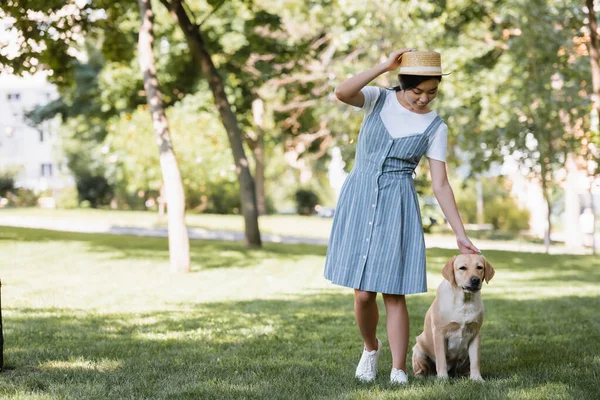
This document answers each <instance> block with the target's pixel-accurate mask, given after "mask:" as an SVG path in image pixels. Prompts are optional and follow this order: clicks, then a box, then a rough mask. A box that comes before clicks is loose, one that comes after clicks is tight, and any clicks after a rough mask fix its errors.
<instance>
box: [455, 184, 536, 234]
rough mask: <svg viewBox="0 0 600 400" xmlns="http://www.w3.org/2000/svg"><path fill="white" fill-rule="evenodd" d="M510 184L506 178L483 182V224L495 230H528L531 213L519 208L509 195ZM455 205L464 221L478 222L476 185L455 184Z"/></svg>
mask: <svg viewBox="0 0 600 400" xmlns="http://www.w3.org/2000/svg"><path fill="white" fill-rule="evenodd" d="M510 186H511V183H510V181H508V180H507V179H505V178H504V177H501V176H500V177H489V178H486V179H484V180H483V222H484V223H488V224H492V225H493V226H494V229H495V230H500V231H503V232H518V231H521V230H526V229H529V211H528V210H526V209H522V208H519V205H518V204H517V202H516V201H515V199H514V198H512V197H511V194H510ZM455 193H456V202H457V205H458V209H459V211H460V214H461V216H462V218H463V219H464V222H466V223H476V222H477V203H476V199H477V194H476V191H475V185H474V182H472V181H471V182H468V184H466V185H464V186H462V187H461V186H460V185H456V192H455Z"/></svg>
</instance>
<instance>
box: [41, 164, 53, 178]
mask: <svg viewBox="0 0 600 400" xmlns="http://www.w3.org/2000/svg"><path fill="white" fill-rule="evenodd" d="M42 176H52V164H50V163H45V164H42Z"/></svg>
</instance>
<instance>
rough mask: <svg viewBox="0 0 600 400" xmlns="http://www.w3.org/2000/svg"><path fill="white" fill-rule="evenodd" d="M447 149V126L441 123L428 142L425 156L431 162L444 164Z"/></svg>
mask: <svg viewBox="0 0 600 400" xmlns="http://www.w3.org/2000/svg"><path fill="white" fill-rule="evenodd" d="M447 147H448V125H446V124H445V123H441V124H440V126H439V127H438V129H437V131H436V132H435V133H434V134H433V136H432V138H431V141H430V142H429V148H428V149H427V153H426V156H427V158H431V159H433V160H438V161H442V162H446V148H447Z"/></svg>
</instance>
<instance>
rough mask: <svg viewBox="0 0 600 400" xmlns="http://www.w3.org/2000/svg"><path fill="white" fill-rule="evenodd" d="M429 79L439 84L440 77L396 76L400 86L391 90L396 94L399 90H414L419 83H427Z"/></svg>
mask: <svg viewBox="0 0 600 400" xmlns="http://www.w3.org/2000/svg"><path fill="white" fill-rule="evenodd" d="M430 79H437V80H438V82H441V81H442V76H441V75H433V76H426V75H405V74H398V80H399V81H400V85H399V86H394V87H393V88H391V89H392V90H395V91H396V92H399V91H400V90H408V89H414V88H416V87H417V86H419V85H420V84H421V83H423V82H425V81H428V80H430Z"/></svg>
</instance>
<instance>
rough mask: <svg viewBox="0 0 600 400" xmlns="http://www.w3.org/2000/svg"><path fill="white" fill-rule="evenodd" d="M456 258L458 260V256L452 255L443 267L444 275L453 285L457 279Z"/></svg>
mask: <svg viewBox="0 0 600 400" xmlns="http://www.w3.org/2000/svg"><path fill="white" fill-rule="evenodd" d="M454 260H456V256H454V257H452V258H451V259H450V260H448V262H447V263H446V265H444V268H442V276H443V277H444V278H445V279H446V280H447V281H448V282H450V283H451V284H452V286H456V279H455V278H454Z"/></svg>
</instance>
